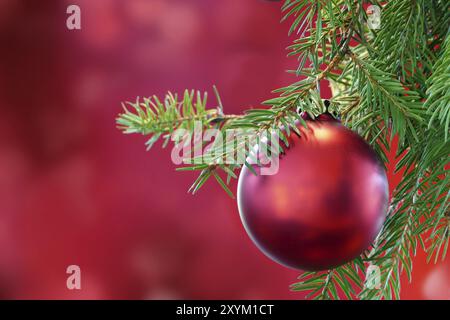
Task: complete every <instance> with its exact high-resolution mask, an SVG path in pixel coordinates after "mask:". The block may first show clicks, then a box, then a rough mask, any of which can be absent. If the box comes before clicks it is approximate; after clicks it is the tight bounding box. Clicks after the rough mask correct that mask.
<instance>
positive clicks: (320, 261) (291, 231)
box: [238, 115, 389, 271]
mask: <svg viewBox="0 0 450 320" xmlns="http://www.w3.org/2000/svg"><path fill="white" fill-rule="evenodd" d="M306 124H307V128H305V127H304V126H303V125H301V124H299V126H298V129H299V130H300V132H301V136H300V137H299V136H298V135H297V134H296V133H295V132H291V133H290V136H289V137H288V141H289V147H286V148H284V149H285V150H284V151H285V152H284V153H282V154H281V156H280V160H279V169H278V172H277V173H276V174H274V175H261V174H260V173H261V168H259V167H258V166H253V167H254V169H255V171H256V172H257V173H258V175H257V176H255V175H254V174H253V173H252V172H251V171H250V170H249V169H248V168H247V167H245V166H244V167H243V169H242V172H241V174H240V177H239V184H238V206H239V212H240V215H241V219H242V223H243V225H244V227H245V229H246V231H247V233H248V234H249V236H250V238H251V239H252V240H253V242H254V243H255V244H256V246H257V247H258V248H259V249H260V250H261V251H262V252H263V253H265V254H266V255H267V256H268V257H269V258H271V259H273V260H274V261H276V262H278V263H280V264H282V265H285V266H287V267H291V268H295V269H302V270H310V271H315V270H325V269H330V268H333V267H336V266H339V265H342V264H344V263H346V262H348V261H351V260H352V259H354V258H356V257H357V256H359V255H360V254H361V253H362V252H363V251H364V250H365V249H367V248H368V247H369V246H370V244H371V242H372V241H373V240H374V239H375V237H376V235H377V234H378V232H379V231H380V229H381V226H382V224H383V222H384V220H385V217H386V212H387V207H388V200H389V194H388V181H387V177H386V172H385V169H384V167H383V165H382V164H381V163H380V161H379V159H378V157H377V155H376V153H375V152H374V150H373V149H372V148H371V147H370V146H369V145H368V144H367V143H366V142H365V141H364V140H363V139H362V138H361V137H360V136H359V135H358V134H356V133H354V132H352V131H351V130H349V129H347V128H346V127H345V126H343V125H342V124H341V123H340V122H339V121H336V120H335V119H333V118H332V117H331V116H328V115H322V116H319V117H318V118H317V119H316V120H307V121H306ZM291 131H292V130H291ZM285 135H286V136H287V134H286V133H285Z"/></svg>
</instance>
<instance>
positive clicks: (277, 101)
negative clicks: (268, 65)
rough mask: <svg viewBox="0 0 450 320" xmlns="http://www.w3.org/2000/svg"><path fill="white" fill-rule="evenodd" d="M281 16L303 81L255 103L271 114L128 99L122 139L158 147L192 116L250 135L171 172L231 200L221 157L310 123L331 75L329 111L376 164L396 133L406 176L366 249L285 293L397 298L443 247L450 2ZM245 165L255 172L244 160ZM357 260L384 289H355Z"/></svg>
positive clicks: (409, 0) (356, 2) (192, 97)
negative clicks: (377, 20) (191, 176)
mask: <svg viewBox="0 0 450 320" xmlns="http://www.w3.org/2000/svg"><path fill="white" fill-rule="evenodd" d="M365 3H373V4H376V5H379V6H380V7H382V12H383V13H382V24H381V25H382V28H381V30H379V31H377V30H370V29H368V28H367V26H366V23H365V20H364V19H365V17H366V14H365V12H364V10H363V8H364V6H363V4H365ZM283 11H284V13H285V15H284V18H283V20H287V19H293V22H292V24H291V28H290V34H293V33H294V32H297V35H298V37H297V39H295V40H294V42H293V44H292V45H291V46H290V47H289V48H288V50H289V55H291V56H296V57H297V58H298V60H299V65H298V68H297V70H295V71H293V73H295V74H296V75H297V76H301V77H303V78H302V79H300V80H299V81H297V82H295V83H293V84H291V85H289V86H286V87H284V88H281V89H278V90H276V91H275V93H278V94H279V96H278V97H276V98H274V99H271V100H268V101H265V102H264V104H265V105H267V106H269V108H268V109H252V110H248V111H246V112H245V113H244V114H243V115H224V114H223V106H222V102H221V101H220V97H218V104H219V106H218V107H216V108H213V109H207V108H206V94H205V95H204V96H202V95H200V94H199V93H197V94H195V93H194V92H192V91H191V92H185V94H184V96H183V98H182V99H181V100H178V98H177V96H176V95H172V94H171V93H169V94H168V95H167V96H166V98H165V99H164V100H163V102H160V100H158V98H156V97H152V98H149V99H144V100H143V101H139V100H137V102H136V103H131V104H129V108H131V110H130V109H128V108H126V107H125V109H124V113H122V114H120V115H119V117H118V119H117V124H118V127H119V128H120V129H121V130H123V132H124V133H141V134H144V135H150V139H149V141H148V145H149V146H151V145H153V143H154V142H156V141H157V140H158V139H159V138H160V137H164V138H165V139H166V142H167V141H168V138H169V137H170V134H171V133H172V132H173V131H174V130H176V129H179V128H183V129H187V130H189V131H192V130H193V126H194V123H195V122H198V121H200V123H201V125H202V127H203V128H209V127H214V128H218V129H220V130H221V131H222V132H223V131H224V130H226V129H233V128H239V129H246V128H247V129H253V131H252V133H251V134H250V135H249V137H247V138H248V140H245V141H241V142H239V143H237V142H235V141H232V142H227V144H226V146H225V147H224V146H222V145H219V144H217V145H216V144H215V143H214V144H213V145H212V146H211V149H210V150H212V151H214V152H213V154H214V155H215V157H214V158H212V159H210V162H208V163H203V162H200V163H196V162H195V160H197V159H193V160H194V163H192V164H191V165H190V166H187V167H180V168H178V169H177V170H180V171H186V170H188V171H200V173H199V176H198V178H197V179H196V181H195V182H194V184H193V185H192V187H191V189H190V191H191V192H193V193H195V192H197V191H198V190H199V189H200V188H201V187H202V186H203V185H204V184H205V183H206V181H208V179H209V178H211V177H214V178H215V180H216V181H217V182H218V183H219V185H221V186H222V188H223V189H224V190H225V191H226V192H227V193H228V194H229V195H231V196H232V192H231V190H230V189H229V187H228V184H229V182H230V181H231V179H236V178H237V175H236V174H235V171H236V170H239V169H240V168H241V165H240V164H233V165H231V164H225V162H224V161H223V160H224V159H226V158H227V157H228V156H229V155H230V153H231V152H233V153H234V152H236V150H242V149H245V150H246V156H250V147H251V146H252V145H254V144H256V143H259V142H260V138H261V136H262V135H263V134H264V133H265V132H267V131H269V132H270V131H271V130H274V129H277V128H284V130H286V131H287V132H289V131H292V130H293V131H296V132H297V131H298V128H297V125H298V122H302V121H303V119H302V118H301V117H300V116H299V113H298V111H304V112H307V113H309V114H310V115H311V116H312V117H314V116H315V115H317V114H319V113H321V112H323V110H324V108H325V107H324V104H323V102H322V99H321V96H320V91H319V84H320V82H321V81H323V80H329V81H330V83H331V86H332V89H333V97H332V98H331V100H330V101H331V106H330V109H332V110H334V112H336V113H338V114H340V115H341V116H342V119H343V122H344V124H345V125H347V126H348V127H349V128H351V129H353V130H355V131H358V132H359V133H360V134H361V135H362V136H363V137H364V138H365V139H366V140H367V141H368V142H369V143H370V144H371V145H372V146H373V147H374V149H375V150H376V152H377V153H378V154H379V156H380V157H381V159H382V160H383V161H384V162H385V163H386V162H387V152H388V151H389V148H390V141H391V140H392V138H393V136H394V135H397V136H398V137H399V140H400V143H399V148H398V152H397V155H398V163H397V165H396V170H397V171H398V170H400V169H401V168H407V171H406V174H405V175H404V177H403V179H402V181H401V183H400V184H399V185H398V186H397V188H396V189H395V190H394V196H393V200H392V201H391V206H390V210H389V214H388V217H387V220H386V222H385V224H384V226H383V228H382V231H381V233H380V234H379V235H378V237H377V239H376V241H375V243H374V244H373V246H372V249H371V250H370V252H369V253H368V254H367V255H366V253H364V254H363V255H362V256H361V257H359V258H357V259H355V260H354V261H352V262H350V263H348V264H346V265H344V266H340V267H337V268H335V269H332V270H327V271H323V272H307V273H304V274H303V275H302V276H300V278H299V282H298V283H296V284H294V285H292V290H294V291H306V292H308V295H307V297H308V298H315V299H338V298H339V295H340V294H341V293H342V294H344V295H345V297H346V298H348V299H353V298H363V299H392V298H399V297H400V289H401V283H400V276H401V274H402V272H403V271H405V272H406V273H407V275H408V278H409V279H410V280H411V278H412V258H413V256H414V255H415V252H416V250H417V248H418V247H419V246H421V247H423V248H424V249H426V250H427V251H428V259H429V260H434V261H435V262H436V261H437V260H438V259H444V258H445V257H446V254H447V251H448V245H449V237H450V232H449V228H450V227H449V225H450V222H449V221H450V219H449V206H450V204H449V197H450V194H449V189H450V178H449V175H448V168H449V166H448V155H449V153H450V141H449V139H448V131H449V123H450V108H449V102H450V87H449V83H450V78H449V74H450V70H449V65H450V44H449V43H450V40H449V39H450V37H449V29H448V25H449V24H450V13H449V12H450V10H449V2H448V1H445V0H392V1H389V2H386V3H384V2H383V5H381V3H380V2H378V1H375V0H374V1H362V0H333V1H317V0H286V1H285V3H284V6H283ZM354 42H357V44H356V45H355V44H354ZM323 66H325V67H324V68H323ZM427 79H428V80H427ZM298 134H300V133H299V132H298ZM284 143H286V142H285V141H284ZM227 147H230V148H227ZM282 151H283V148H282V147H281V146H279V152H282ZM200 160H201V159H200ZM244 165H246V166H247V167H248V168H249V169H250V170H252V169H253V168H252V167H251V166H250V165H249V164H248V163H247V162H245V163H244ZM220 173H223V174H225V175H226V181H225V180H224V179H222V178H221V176H220ZM364 263H370V264H372V265H374V266H377V267H379V268H380V272H381V273H380V281H381V289H373V288H369V287H368V286H364V287H363V285H362V283H363V281H362V280H361V277H363V276H365V272H366V271H365V266H364ZM355 289H356V290H355Z"/></svg>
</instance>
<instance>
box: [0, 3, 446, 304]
mask: <svg viewBox="0 0 450 320" xmlns="http://www.w3.org/2000/svg"><path fill="white" fill-rule="evenodd" d="M69 4H77V5H79V6H80V7H81V13H82V20H81V22H82V30H74V31H70V30H68V29H67V28H66V19H67V16H68V15H67V14H66V8H67V6H68V5H69ZM280 18H281V14H280V4H279V3H273V2H269V1H262V0H215V1H211V0H189V1H187V0H127V1H125V0H123V1H120V0H116V1H114V0H96V1H88V0H76V1H56V0H54V1H47V0H43V1H19V0H1V1H0V48H1V50H0V108H1V117H0V199H1V201H0V297H1V298H14V299H15V298H38V299H46V298H60V299H72V298H86V299H107V298H114V299H115V298H127V299H155V298H156V299H157V298H163V299H164V298H191V299H199V298H202V299H220V298H225V299H269V298H270V299H285V298H288V299H302V298H303V296H304V294H301V293H295V292H290V291H289V288H288V286H289V285H290V284H291V283H293V282H295V280H296V277H297V276H298V274H299V272H298V271H294V270H289V269H286V268H284V267H282V266H279V265H277V264H275V263H273V262H272V261H270V260H268V259H267V258H266V257H265V256H264V255H263V254H262V253H260V252H259V251H258V250H257V249H256V247H255V246H254V245H253V244H252V242H251V241H250V239H249V238H248V236H247V235H246V233H245V231H244V228H243V227H242V225H241V223H240V220H239V216H238V211H237V206H236V203H235V201H233V200H231V199H229V198H228V197H227V195H226V194H225V193H224V192H223V191H222V190H221V189H220V187H218V186H217V185H216V184H215V183H212V182H210V183H208V184H207V185H206V186H205V187H204V188H203V190H202V191H201V192H200V193H199V194H198V195H196V196H191V195H189V194H187V193H186V191H187V189H188V187H189V186H190V184H191V183H192V182H193V179H195V175H192V174H189V173H176V172H175V171H174V165H173V164H172V163H171V161H170V150H160V149H159V148H157V147H155V149H153V150H152V151H151V152H149V153H147V152H145V148H144V141H145V138H143V137H139V136H124V135H122V134H121V133H120V132H119V131H118V130H117V129H116V128H115V117H116V115H117V113H118V112H120V110H121V109H120V102H122V101H133V100H135V98H136V96H141V97H142V96H149V95H151V94H157V95H163V94H164V93H165V92H166V91H167V90H172V91H174V92H180V91H182V90H183V89H185V88H195V89H200V90H208V91H210V90H211V88H212V85H214V84H215V85H217V86H218V88H219V90H220V92H221V95H222V99H223V102H224V104H225V111H226V112H229V113H237V112H240V111H242V110H244V109H246V108H249V107H252V106H259V103H260V102H261V101H263V100H265V99H267V98H269V97H271V94H270V92H271V90H273V89H275V88H277V87H280V86H282V85H284V84H287V83H289V82H292V81H294V79H293V78H292V77H291V76H289V75H287V74H286V73H285V72H284V70H286V69H289V68H294V67H295V66H296V61H295V59H287V58H286V51H285V47H286V46H287V45H288V44H289V41H291V39H288V37H287V31H288V27H289V26H288V24H280V23H279V20H280ZM399 179H400V177H399V176H393V175H390V184H391V188H392V186H393V185H395V183H397V182H398V180H399ZM447 261H448V259H447ZM71 264H76V265H79V266H80V267H81V272H82V290H73V291H70V290H68V289H67V288H66V278H67V274H66V273H65V271H66V268H67V266H68V265H71ZM449 271H450V264H449V263H448V262H446V263H440V264H437V265H427V264H426V263H425V256H424V253H422V252H419V254H418V257H417V258H416V263H415V266H414V279H413V284H411V285H409V284H407V283H406V281H404V286H403V289H402V297H403V298H406V299H435V298H440V299H450V296H449V294H450V272H449Z"/></svg>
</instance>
